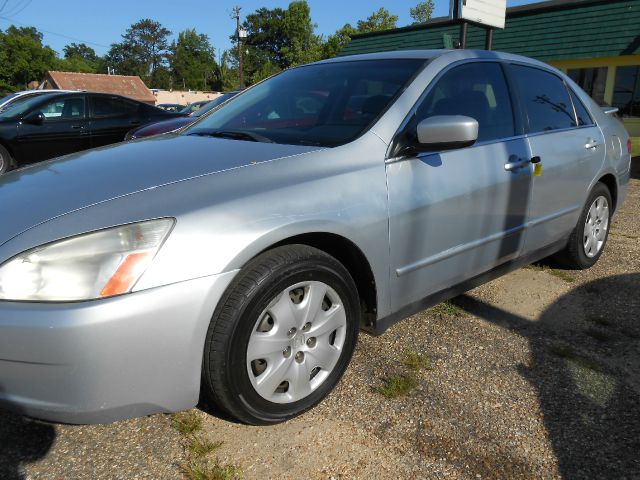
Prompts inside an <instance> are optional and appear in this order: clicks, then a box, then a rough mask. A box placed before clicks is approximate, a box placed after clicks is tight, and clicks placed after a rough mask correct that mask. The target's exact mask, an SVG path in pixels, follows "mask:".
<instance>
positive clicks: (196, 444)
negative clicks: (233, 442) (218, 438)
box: [188, 436, 223, 458]
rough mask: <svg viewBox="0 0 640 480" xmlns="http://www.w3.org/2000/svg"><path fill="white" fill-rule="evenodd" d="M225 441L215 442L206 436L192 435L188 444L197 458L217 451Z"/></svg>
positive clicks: (190, 451)
mask: <svg viewBox="0 0 640 480" xmlns="http://www.w3.org/2000/svg"><path fill="white" fill-rule="evenodd" d="M222 443H223V442H213V441H211V440H209V439H208V438H206V437H196V436H194V437H192V438H191V441H190V443H189V445H188V448H189V453H190V454H191V455H193V456H194V457H196V458H201V457H204V456H206V455H208V454H210V453H212V452H215V451H216V450H217V449H219V448H220V447H221V446H222Z"/></svg>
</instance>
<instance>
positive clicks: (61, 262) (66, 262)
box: [0, 218, 174, 302]
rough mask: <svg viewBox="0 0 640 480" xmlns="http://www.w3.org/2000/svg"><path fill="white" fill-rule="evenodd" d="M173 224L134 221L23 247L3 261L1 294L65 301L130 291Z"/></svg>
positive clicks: (0, 296) (7, 297)
mask: <svg viewBox="0 0 640 480" xmlns="http://www.w3.org/2000/svg"><path fill="white" fill-rule="evenodd" d="M173 224H174V220H173V219H168V218H165V219H160V220H150V221H147V222H142V223H132V224H129V225H123V226H121V227H115V228H109V229H106V230H100V231H97V232H91V233H86V234H83V235H79V236H77V237H72V238H68V239H65V240H60V241H58V242H54V243H50V244H48V245H43V246H41V247H37V248H34V249H32V250H28V251H26V252H24V253H21V254H20V255H18V256H17V257H14V258H12V259H11V260H9V261H7V262H6V263H4V264H3V265H2V266H0V300H16V301H46V302H65V301H77V300H90V299H95V298H104V297H111V296H113V295H120V294H123V293H127V292H130V291H131V289H132V288H133V286H134V285H135V284H136V282H137V281H138V279H139V278H140V277H141V276H142V274H143V273H144V271H145V270H146V268H147V266H148V265H149V264H150V263H151V261H152V260H153V257H154V256H155V254H156V253H157V252H158V250H159V249H160V246H161V245H162V243H163V242H164V240H165V238H166V237H167V235H168V234H169V231H170V230H171V228H172V227H173Z"/></svg>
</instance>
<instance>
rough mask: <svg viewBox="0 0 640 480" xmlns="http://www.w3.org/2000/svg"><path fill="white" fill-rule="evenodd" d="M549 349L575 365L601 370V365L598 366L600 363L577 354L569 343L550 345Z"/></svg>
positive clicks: (596, 370)
mask: <svg viewBox="0 0 640 480" xmlns="http://www.w3.org/2000/svg"><path fill="white" fill-rule="evenodd" d="M549 350H550V351H551V353H552V354H554V355H556V356H558V357H560V358H564V359H565V360H568V361H570V362H573V363H575V364H576V365H578V366H580V367H583V368H586V369H589V370H593V371H595V372H600V371H602V367H600V365H598V364H597V363H596V362H594V361H593V360H591V359H589V358H586V357H583V356H582V355H579V354H578V353H576V352H575V350H573V348H571V347H570V346H569V345H558V344H556V345H552V346H551V347H550V348H549Z"/></svg>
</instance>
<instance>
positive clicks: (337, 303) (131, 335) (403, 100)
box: [0, 50, 631, 424]
mask: <svg viewBox="0 0 640 480" xmlns="http://www.w3.org/2000/svg"><path fill="white" fill-rule="evenodd" d="M52 121H55V120H52ZM629 150H630V149H629V146H628V135H627V133H626V132H625V130H624V129H623V127H622V125H621V123H620V122H619V121H618V120H617V118H616V117H615V116H614V115H613V112H611V111H608V112H607V111H603V110H602V109H601V108H600V107H598V106H597V105H596V104H595V103H594V102H593V101H592V100H591V99H590V98H589V97H588V96H587V95H586V94H585V93H584V92H583V91H582V90H580V89H579V88H578V87H577V86H576V84H575V83H573V82H572V81H571V80H570V79H569V78H568V77H566V76H565V75H564V74H562V73H561V72H559V71H558V70H555V69H554V68H552V67H550V66H548V65H546V64H544V63H541V62H538V61H534V60H531V59H527V58H524V57H520V56H515V55H510V54H503V53H496V52H481V51H462V50H457V51H445V50H442V51H440V50H433V51H401V52H389V53H380V54H370V55H361V56H352V57H344V58H336V59H331V60H327V61H323V62H319V63H315V64H311V65H306V66H302V67H298V68H293V69H290V70H288V71H286V72H283V73H281V74H279V75H277V76H275V77H272V78H270V79H269V80H266V81H264V82H262V83H260V84H258V85H256V86H254V87H252V88H250V89H248V90H246V91H244V92H243V93H242V94H240V95H239V96H238V97H236V98H235V99H234V100H233V101H231V102H229V103H228V104H226V105H224V106H223V107H222V108H220V109H218V110H216V111H213V112H212V113H211V114H209V115H206V116H204V117H203V118H201V119H200V120H199V121H197V122H196V123H195V124H193V125H192V126H190V127H188V128H187V129H186V130H183V131H182V132H180V133H179V134H175V135H163V136H159V137H154V138H150V139H147V140H141V141H134V142H131V143H128V144H121V145H116V146H112V147H107V148H101V149H97V150H92V151H88V152H83V153H79V154H74V155H71V156H67V157H62V158H59V159H56V160H53V161H49V162H46V163H41V164H37V165H34V166H32V167H29V168H25V169H21V170H17V171H14V172H11V173H9V174H7V175H4V176H3V177H1V179H0V219H1V222H0V402H1V403H2V404H3V405H4V406H6V407H8V408H11V409H14V410H16V411H19V412H21V413H23V414H25V415H28V416H33V417H37V418H41V419H47V420H51V421H59V422H68V423H96V422H110V421H114V420H118V419H123V418H128V417H133V416H141V415H147V414H151V413H155V412H171V411H177V410H183V409H187V408H190V407H192V406H194V405H196V404H197V403H198V401H199V398H201V397H202V398H207V399H209V401H210V402H212V403H213V404H215V405H216V406H217V407H218V408H220V409H221V410H223V411H225V412H227V413H228V414H230V415H231V416H233V417H235V418H236V419H238V420H239V421H242V422H246V423H249V424H271V423H276V422H281V421H284V420H287V419H289V418H291V417H293V416H295V415H298V414H300V413H302V412H304V411H305V410H307V409H309V408H311V407H313V406H314V405H315V404H317V403H318V402H320V401H321V400H322V399H323V398H324V397H325V396H327V394H328V393H329V392H330V391H331V390H332V389H333V388H334V387H335V385H336V384H337V383H338V381H339V379H340V377H341V375H342V374H343V372H344V371H345V369H346V367H347V365H348V363H349V360H350V358H351V355H352V353H353V350H354V348H355V345H356V340H357V336H358V333H359V331H360V330H364V331H367V332H370V333H372V334H380V333H382V332H383V331H384V330H385V329H387V328H388V327H389V326H390V325H391V324H393V323H394V322H396V321H398V320H400V319H402V318H404V317H407V316H409V315H411V314H413V313H415V312H417V311H419V310H421V309H424V308H426V307H429V306H431V305H433V304H435V303H437V302H440V301H443V300H446V299H447V298H450V297H453V296H455V295H458V294H460V293H461V292H463V291H465V290H467V289H469V288H472V287H474V286H476V285H478V284H480V283H483V282H486V281H488V280H490V279H492V278H495V277H496V276H498V275H501V274H503V273H506V272H508V271H510V270H513V269H515V268H518V267H520V266H522V265H524V264H527V263H530V262H532V261H536V260H539V259H541V258H543V257H547V256H549V255H551V254H555V255H556V257H557V258H558V259H559V260H560V261H563V262H564V263H565V264H566V265H567V266H568V267H571V268H588V267H590V266H591V265H593V264H594V263H595V262H596V261H597V260H598V258H599V257H600V255H601V254H602V251H603V249H604V247H605V244H606V241H607V234H608V231H609V225H610V222H611V216H612V214H613V213H614V211H615V210H616V208H618V207H619V205H620V204H621V202H622V201H623V199H624V197H625V193H626V188H627V183H628V179H629V172H630V162H631V157H630V152H629Z"/></svg>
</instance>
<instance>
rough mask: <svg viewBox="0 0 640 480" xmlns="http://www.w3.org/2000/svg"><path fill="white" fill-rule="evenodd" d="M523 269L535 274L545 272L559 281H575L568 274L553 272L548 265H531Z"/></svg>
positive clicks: (560, 271)
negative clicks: (532, 271)
mask: <svg viewBox="0 0 640 480" xmlns="http://www.w3.org/2000/svg"><path fill="white" fill-rule="evenodd" d="M523 268H526V269H527V270H535V271H536V272H547V273H548V274H549V275H553V276H554V277H558V278H559V279H561V280H564V281H565V282H569V283H573V282H575V281H576V279H575V278H574V277H573V276H572V275H571V274H569V273H568V272H565V271H564V270H555V269H553V268H551V267H550V266H549V265H544V264H542V263H532V264H531V265H527V266H525V267H523Z"/></svg>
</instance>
